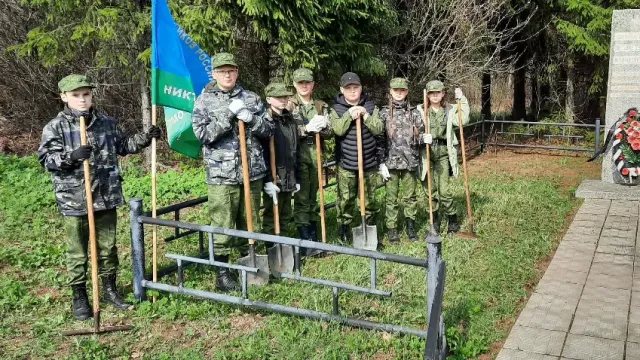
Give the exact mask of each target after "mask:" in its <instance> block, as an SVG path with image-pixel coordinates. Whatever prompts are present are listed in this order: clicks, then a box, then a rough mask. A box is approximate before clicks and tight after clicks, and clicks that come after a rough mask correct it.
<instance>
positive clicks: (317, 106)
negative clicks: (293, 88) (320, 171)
mask: <svg viewBox="0 0 640 360" xmlns="http://www.w3.org/2000/svg"><path fill="white" fill-rule="evenodd" d="M291 102H293V104H294V105H295V108H294V109H293V113H294V115H295V114H299V115H300V116H301V118H302V124H300V125H299V126H298V133H299V134H300V161H301V162H303V163H305V164H309V165H311V166H313V167H314V168H315V167H316V166H317V164H316V145H315V143H316V141H315V140H316V134H315V133H308V132H307V131H306V129H305V125H306V124H308V123H309V120H311V118H312V117H313V116H314V115H323V116H326V117H327V120H328V117H329V105H327V103H325V102H324V101H321V100H314V101H313V102H312V103H310V104H305V103H304V102H302V100H301V99H300V97H299V96H294V97H293V98H292V99H291ZM332 135H333V131H332V130H331V126H329V125H328V124H327V127H325V128H324V129H322V130H320V147H321V149H322V150H323V151H324V140H328V139H330V138H331V137H332Z"/></svg>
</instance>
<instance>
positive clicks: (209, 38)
mask: <svg viewBox="0 0 640 360" xmlns="http://www.w3.org/2000/svg"><path fill="white" fill-rule="evenodd" d="M23 4H24V5H29V6H32V7H33V8H34V9H36V10H37V11H39V12H41V13H42V14H44V15H43V17H42V19H43V20H42V22H41V23H40V24H38V25H37V26H36V27H34V28H32V29H30V30H29V32H28V34H27V38H26V40H25V42H24V43H22V44H17V45H14V46H12V47H11V48H10V50H12V51H14V52H16V53H17V54H18V55H21V56H35V57H36V58H37V59H38V60H39V61H40V62H41V63H42V64H44V65H45V66H54V65H61V64H65V63H69V62H73V61H74V60H77V59H79V58H86V57H87V56H90V57H91V58H92V61H91V63H92V64H93V66H95V67H116V68H118V69H121V70H122V71H125V72H127V73H128V74H131V75H135V76H139V75H142V74H144V73H145V70H144V69H145V68H144V67H143V66H140V65H146V64H148V62H149V59H150V49H149V46H150V35H149V34H150V8H148V7H146V8H143V9H140V8H138V7H136V6H135V2H134V1H118V2H114V1H109V0H92V1H86V2H78V1H76V0H48V1H43V0H23ZM169 5H170V7H171V9H172V13H173V16H174V18H175V19H176V21H177V22H178V24H179V25H181V26H183V27H184V29H185V31H186V32H187V33H188V34H189V36H191V38H192V39H193V40H194V41H196V43H198V44H199V45H200V46H201V47H202V48H204V49H206V50H207V51H208V52H210V53H212V54H213V53H216V52H218V51H222V50H225V51H233V50H234V49H236V50H237V48H246V49H248V46H254V45H251V44H252V43H261V44H263V46H264V47H265V48H266V49H267V53H266V54H265V56H263V57H262V58H261V59H260V58H259V59H257V61H258V62H259V63H261V64H260V66H261V67H263V68H265V69H269V68H271V67H273V64H272V63H271V62H270V58H272V57H273V58H275V59H277V60H278V61H277V65H276V67H277V68H279V69H280V70H283V71H284V72H283V73H284V74H285V76H286V79H287V80H288V77H289V76H290V75H291V73H292V72H293V71H294V70H295V69H296V68H298V67H300V66H305V67H309V68H312V69H319V70H321V71H324V72H325V73H327V72H329V73H333V75H334V76H335V75H336V74H339V73H340V72H342V71H344V70H345V69H350V70H354V71H360V72H362V73H363V74H371V75H384V74H385V73H386V67H385V64H384V62H383V61H382V60H381V59H380V58H378V57H377V54H376V52H377V51H378V50H377V47H375V46H374V44H377V43H378V42H379V41H380V38H381V37H383V35H384V34H385V27H389V26H392V25H393V24H394V22H395V12H394V10H393V8H392V7H391V6H390V5H389V3H388V2H387V1H385V0H373V1H370V0H358V1H344V0H323V1H319V2H318V1H313V0H302V1H296V2H283V1H275V0H259V1H258V0H251V1H249V0H240V1H237V2H229V1H225V0H170V1H169ZM249 51H250V50H249ZM249 82H250V83H252V82H255V81H254V80H249Z"/></svg>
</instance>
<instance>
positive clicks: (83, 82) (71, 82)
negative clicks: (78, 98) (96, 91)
mask: <svg viewBox="0 0 640 360" xmlns="http://www.w3.org/2000/svg"><path fill="white" fill-rule="evenodd" d="M83 87H88V88H94V87H95V86H93V85H92V84H91V82H90V81H89V79H87V77H86V76H84V75H78V74H71V75H67V76H65V77H64V78H62V80H60V81H59V82H58V88H59V89H60V92H67V91H73V90H75V89H80V88H83Z"/></svg>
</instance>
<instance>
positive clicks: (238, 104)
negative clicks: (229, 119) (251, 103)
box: [229, 99, 245, 115]
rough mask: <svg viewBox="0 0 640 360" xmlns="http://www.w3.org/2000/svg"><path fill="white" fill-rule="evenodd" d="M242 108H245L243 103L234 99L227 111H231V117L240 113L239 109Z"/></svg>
mask: <svg viewBox="0 0 640 360" xmlns="http://www.w3.org/2000/svg"><path fill="white" fill-rule="evenodd" d="M244 107H245V105H244V101H242V100H240V99H234V100H233V101H232V102H231V104H229V111H231V112H232V113H233V115H238V112H240V109H242V108H244Z"/></svg>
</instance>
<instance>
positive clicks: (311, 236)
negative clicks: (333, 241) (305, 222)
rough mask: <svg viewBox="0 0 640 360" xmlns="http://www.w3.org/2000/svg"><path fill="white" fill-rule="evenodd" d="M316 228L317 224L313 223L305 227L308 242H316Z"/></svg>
mask: <svg viewBox="0 0 640 360" xmlns="http://www.w3.org/2000/svg"><path fill="white" fill-rule="evenodd" d="M317 227H318V223H317V222H315V221H310V222H309V226H308V227H307V233H308V234H309V240H311V241H318V234H317V233H316V229H317Z"/></svg>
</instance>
